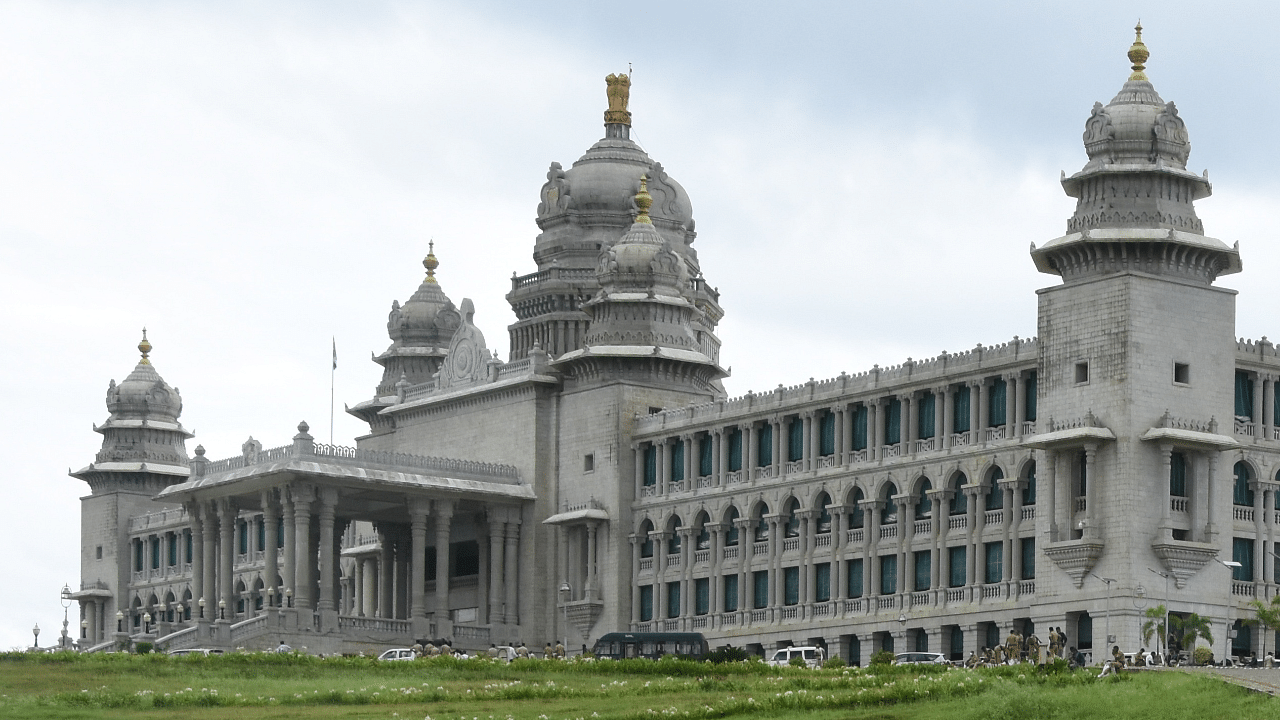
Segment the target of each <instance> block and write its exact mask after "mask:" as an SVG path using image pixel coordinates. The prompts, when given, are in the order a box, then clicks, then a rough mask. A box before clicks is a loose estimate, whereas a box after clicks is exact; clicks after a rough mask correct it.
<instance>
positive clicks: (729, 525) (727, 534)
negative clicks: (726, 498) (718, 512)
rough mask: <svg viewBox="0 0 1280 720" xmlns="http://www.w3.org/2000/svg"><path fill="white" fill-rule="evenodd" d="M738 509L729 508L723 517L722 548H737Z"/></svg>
mask: <svg viewBox="0 0 1280 720" xmlns="http://www.w3.org/2000/svg"><path fill="white" fill-rule="evenodd" d="M737 521H738V508H736V507H733V506H732V505H730V506H729V511H728V512H726V513H725V515H724V523H725V529H724V546H725V547H737V545H738V522H737Z"/></svg>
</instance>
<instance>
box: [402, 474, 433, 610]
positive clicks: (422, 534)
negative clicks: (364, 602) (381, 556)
mask: <svg viewBox="0 0 1280 720" xmlns="http://www.w3.org/2000/svg"><path fill="white" fill-rule="evenodd" d="M408 504H409V617H410V618H425V617H426V616H427V515H428V514H430V512H431V501H430V500H428V499H426V498H409V503H408ZM436 567H437V570H438V569H439V566H438V565H437V566H436Z"/></svg>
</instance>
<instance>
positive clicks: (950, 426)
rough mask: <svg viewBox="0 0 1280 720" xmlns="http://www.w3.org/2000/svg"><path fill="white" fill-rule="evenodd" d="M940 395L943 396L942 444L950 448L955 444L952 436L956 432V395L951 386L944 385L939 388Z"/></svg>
mask: <svg viewBox="0 0 1280 720" xmlns="http://www.w3.org/2000/svg"><path fill="white" fill-rule="evenodd" d="M938 397H940V398H942V446H943V447H944V448H949V447H951V445H952V444H953V441H952V439H951V436H952V435H953V434H954V433H955V421H956V419H955V413H956V410H955V402H956V401H955V395H954V394H952V392H951V386H949V385H943V386H942V387H941V388H939V389H938Z"/></svg>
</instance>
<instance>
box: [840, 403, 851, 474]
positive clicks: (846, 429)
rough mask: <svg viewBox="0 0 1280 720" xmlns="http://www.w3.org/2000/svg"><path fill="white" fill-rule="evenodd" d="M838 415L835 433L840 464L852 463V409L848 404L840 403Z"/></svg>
mask: <svg viewBox="0 0 1280 720" xmlns="http://www.w3.org/2000/svg"><path fill="white" fill-rule="evenodd" d="M838 407H839V409H840V414H839V415H837V416H836V433H837V437H839V438H840V441H839V442H840V446H839V448H838V449H839V451H840V453H839V454H840V461H839V462H840V464H841V465H848V464H849V463H851V462H853V412H854V411H853V407H852V406H850V405H849V404H848V403H840V405H839V406H838Z"/></svg>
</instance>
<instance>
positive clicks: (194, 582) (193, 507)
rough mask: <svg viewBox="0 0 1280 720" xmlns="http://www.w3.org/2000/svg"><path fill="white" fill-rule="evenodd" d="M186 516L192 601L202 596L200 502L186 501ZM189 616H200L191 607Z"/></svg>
mask: <svg viewBox="0 0 1280 720" xmlns="http://www.w3.org/2000/svg"><path fill="white" fill-rule="evenodd" d="M186 507H187V516H188V517H190V518H191V545H192V548H191V599H192V602H195V601H197V600H199V599H200V598H202V597H204V588H205V584H204V568H205V562H204V514H203V513H202V512H201V510H200V502H199V501H197V500H192V501H190V502H188V503H186ZM191 617H192V618H194V619H197V620H198V619H199V618H200V612H199V611H198V610H195V609H194V608H193V611H192V613H191ZM89 637H90V639H91V640H94V642H92V643H89V644H90V645H96V644H97V636H96V635H90V636H89Z"/></svg>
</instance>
